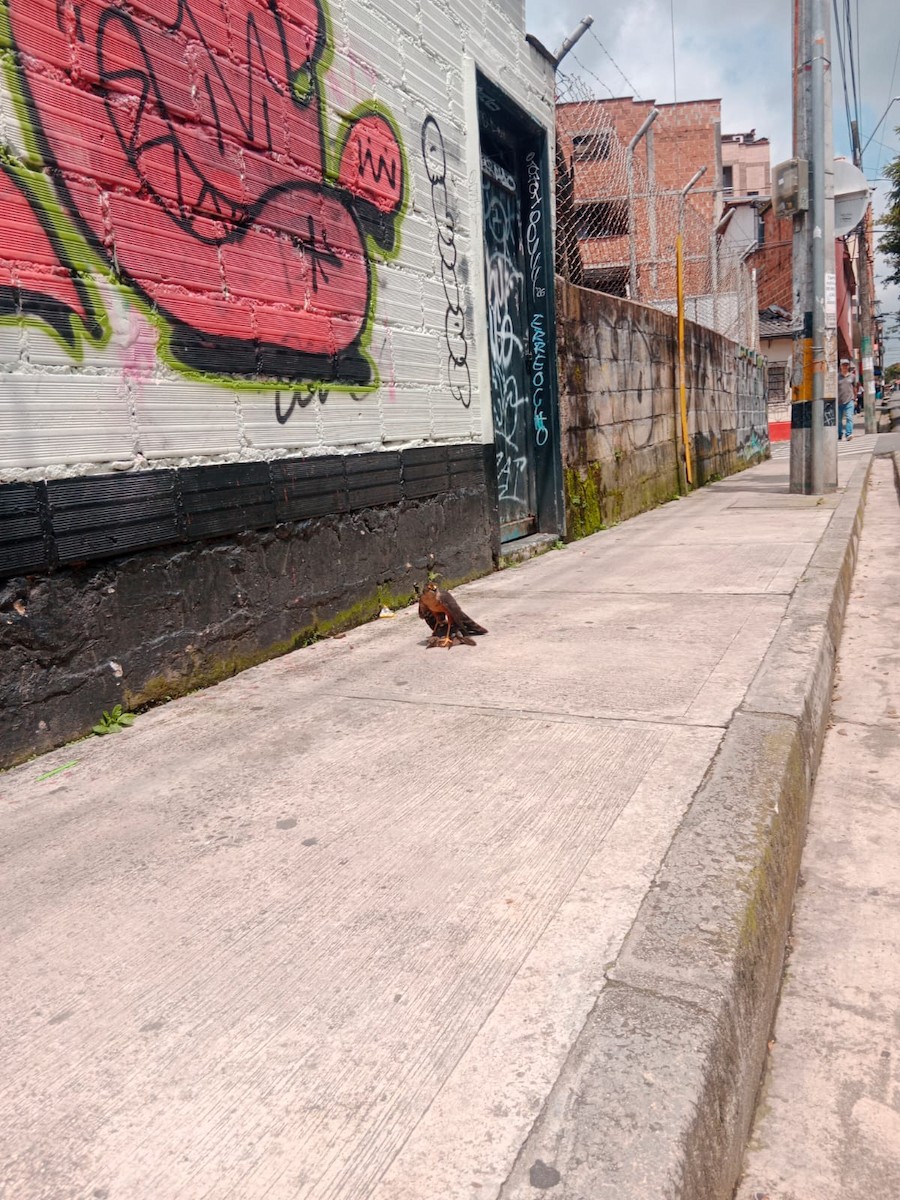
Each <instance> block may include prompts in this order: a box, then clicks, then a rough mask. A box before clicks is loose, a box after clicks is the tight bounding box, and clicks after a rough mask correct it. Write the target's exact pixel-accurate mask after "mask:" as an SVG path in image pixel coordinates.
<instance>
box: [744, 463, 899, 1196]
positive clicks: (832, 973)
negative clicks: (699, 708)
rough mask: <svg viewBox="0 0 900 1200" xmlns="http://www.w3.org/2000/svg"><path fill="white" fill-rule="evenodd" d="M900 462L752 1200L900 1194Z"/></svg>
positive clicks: (885, 476) (822, 821)
mask: <svg viewBox="0 0 900 1200" xmlns="http://www.w3.org/2000/svg"><path fill="white" fill-rule="evenodd" d="M854 440H855V439H854ZM898 458H900V456H898V455H894V456H893V459H892V457H887V458H879V459H877V460H876V462H875V463H874V465H873V469H872V474H871V477H870V485H869V496H868V500H867V503H866V516H865V524H864V526H863V532H862V537H861V539H860V545H859V561H858V564H857V569H856V575H855V578H854V581H853V590H852V592H851V596H850V603H849V605H848V607H847V615H846V621H845V625H844V634H843V637H842V639H841V646H840V651H839V654H838V662H837V671H836V687H835V695H834V698H833V703H832V709H831V720H830V722H829V728H828V732H827V734H826V736H825V743H824V748H823V752H822V762H821V764H820V767H819V772H818V774H817V776H816V783H815V790H814V795H813V799H812V805H811V811H810V821H809V834H808V837H807V843H806V847H805V849H804V852H803V861H802V865H801V870H802V884H803V886H802V887H801V888H800V889H799V891H798V893H797V904H796V909H795V912H794V920H793V925H792V938H791V945H792V949H791V952H790V957H789V965H788V968H787V970H786V975H785V981H784V985H783V987H782V992H781V998H780V1002H779V1006H778V1019H777V1021H776V1024H775V1034H774V1038H773V1041H772V1043H771V1053H770V1056H769V1069H768V1072H767V1079H766V1084H765V1090H764V1094H763V1097H762V1100H761V1103H760V1105H759V1108H758V1112H757V1121H756V1126H755V1130H754V1134H753V1137H752V1139H751V1146H750V1149H749V1150H748V1153H747V1156H746V1159H745V1176H744V1180H743V1182H742V1184H741V1186H740V1188H739V1190H738V1193H737V1200H755V1198H756V1197H760V1196H768V1197H770V1200H790V1198H791V1197H797V1198H798V1200H800V1198H802V1197H815V1198H816V1200H831V1198H832V1197H834V1198H835V1200H837V1198H838V1197H839V1198H840V1200H897V1197H898V1196H900V1062H898V1055H897V1033H898V1026H897V1014H898V1013H900V953H898V951H900V924H898V920H897V909H898V902H900V889H898V885H897V846H898V842H900V671H898V666H900V622H898V615H900V505H898V502H897V475H896V471H895V461H896V460H897V459H898ZM897 465H898V466H900V463H898V464H897Z"/></svg>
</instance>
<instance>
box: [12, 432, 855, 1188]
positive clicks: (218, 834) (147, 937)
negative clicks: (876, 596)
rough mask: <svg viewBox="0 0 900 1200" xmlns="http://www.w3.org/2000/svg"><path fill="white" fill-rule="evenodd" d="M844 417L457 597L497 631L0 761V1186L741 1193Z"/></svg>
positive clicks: (310, 667) (843, 518) (166, 711)
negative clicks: (830, 438)
mask: <svg viewBox="0 0 900 1200" xmlns="http://www.w3.org/2000/svg"><path fill="white" fill-rule="evenodd" d="M852 445H853V447H854V453H853V454H852V455H849V454H846V453H843V452H842V454H841V456H840V460H839V468H840V471H839V473H840V478H841V490H840V491H839V492H838V493H836V494H835V495H832V496H827V497H805V496H791V495H788V493H787V463H786V461H783V460H775V461H772V462H768V463H765V464H762V465H761V466H759V467H756V468H753V469H752V470H749V471H747V472H744V473H742V474H741V475H740V476H733V477H730V478H729V479H726V480H723V481H722V482H720V483H718V484H715V485H713V486H710V487H708V488H705V489H703V490H702V491H699V492H697V493H694V494H692V495H691V496H689V497H687V498H685V499H683V500H681V501H676V502H672V503H670V504H667V505H665V506H663V507H661V508H659V509H657V510H655V511H653V512H650V513H646V514H644V515H642V516H640V517H637V518H635V519H633V520H631V521H628V522H626V523H624V524H622V525H620V526H617V527H616V528H613V529H610V530H607V531H603V532H601V533H598V534H596V535H594V536H593V537H591V538H588V539H585V540H583V541H580V542H576V543H573V544H571V545H569V546H567V547H565V548H564V549H562V550H557V551H552V552H550V553H548V554H545V555H544V556H542V557H540V558H538V559H534V560H531V561H529V562H527V563H524V564H522V565H521V566H518V567H514V568H508V569H506V570H503V571H500V572H498V573H496V574H494V575H492V576H490V577H488V578H485V579H482V580H479V581H477V582H475V583H472V584H470V585H467V586H466V587H464V588H460V589H459V590H458V591H457V592H456V594H457V597H458V599H459V600H460V602H461V603H462V604H463V607H464V608H465V609H466V611H467V612H469V614H470V615H471V616H473V617H474V618H475V619H476V620H477V621H479V622H481V623H483V624H484V625H485V626H486V627H487V628H488V629H489V630H490V632H489V634H488V635H487V636H485V637H483V638H479V639H478V641H477V645H476V646H474V647H468V646H458V647H454V648H453V649H451V650H450V651H446V650H443V649H426V647H425V640H426V634H427V632H428V631H427V629H426V627H425V625H424V623H423V622H420V621H419V619H418V617H417V615H416V613H415V611H414V610H413V609H409V610H406V611H404V612H401V613H398V614H397V615H396V616H394V617H392V618H390V619H382V620H378V621H375V622H373V623H371V624H369V625H367V626H365V627H362V628H359V629H356V630H354V631H352V632H350V633H349V634H347V635H346V636H342V637H339V638H333V639H329V640H326V641H322V642H320V643H318V644H316V645H313V646H310V647H307V648H305V649H302V650H299V651H297V652H295V653H293V654H291V655H288V656H285V657H284V658H281V659H278V660H276V661H273V662H269V663H266V664H264V665H262V666H259V667H257V668H254V669H253V670H250V671H247V672H245V673H243V674H241V675H240V676H237V677H235V678H234V679H231V680H229V681H226V682H224V683H222V684H220V685H218V686H216V687H214V688H210V689H208V690H206V691H203V692H198V693H196V694H194V695H192V696H189V697H186V698H183V699H180V700H176V701H173V702H172V703H169V704H166V705H164V706H161V707H159V708H157V709H155V710H152V711H149V712H147V713H144V714H142V715H140V716H139V717H138V719H137V721H136V722H135V724H134V726H133V727H132V728H131V729H129V730H127V731H124V732H121V733H118V734H115V735H111V736H107V737H104V738H90V739H87V740H84V741H80V742H77V743H73V744H71V745H69V746H67V747H63V748H62V749H60V750H57V751H54V752H53V753H51V754H48V755H45V756H43V757H42V758H39V759H36V760H33V761H32V762H29V763H26V764H24V765H22V766H20V767H17V768H15V769H13V770H11V771H9V772H7V773H6V774H3V775H0V912H2V914H3V951H4V953H3V958H4V984H5V986H4V987H3V989H2V993H0V1040H2V1045H0V1061H2V1063H3V1064H4V1069H3V1072H2V1074H0V1197H2V1198H3V1200H65V1198H69V1197H72V1198H73V1200H74V1198H76V1197H77V1198H78V1200H81V1198H82V1197H95V1198H96V1200H143V1198H147V1200H207V1198H208V1200H219V1198H224V1197H235V1198H237V1200H255V1198H256V1197H263V1196H265V1197H271V1198H273V1200H276V1198H281V1197H292V1198H296V1200H363V1198H365V1200H432V1198H434V1197H441V1198H442V1200H462V1198H466V1200H475V1198H478V1200H487V1198H488V1197H490V1198H491V1200H494V1198H497V1197H501V1196H502V1197H503V1198H504V1200H520V1198H524V1197H531V1198H533V1197H536V1196H540V1195H543V1194H544V1193H545V1192H546V1193H549V1194H550V1195H552V1196H553V1197H554V1200H561V1198H565V1200H576V1198H578V1200H588V1197H590V1200H606V1198H607V1197H609V1198H610V1200H611V1198H612V1197H613V1196H615V1197H617V1200H632V1198H633V1200H638V1198H639V1197H640V1200H652V1198H653V1197H656V1196H657V1195H658V1196H660V1197H662V1196H663V1195H675V1194H679V1195H680V1194H684V1195H690V1196H692V1197H700V1196H701V1195H702V1196H706V1195H709V1196H713V1195H722V1196H724V1195H725V1192H724V1191H723V1190H722V1189H723V1188H724V1187H725V1186H726V1185H725V1184H724V1183H723V1182H722V1181H723V1180H727V1179H730V1181H731V1183H733V1182H734V1180H735V1178H736V1176H737V1172H738V1168H739V1165H740V1157H741V1154H742V1152H743V1146H744V1141H745V1137H746V1133H747V1129H748V1127H749V1122H750V1117H751V1115H752V1109H753V1100H754V1097H755V1094H756V1088H757V1084H758V1081H759V1076H760V1070H761V1067H762V1061H763V1057H764V1054H765V1039H766V1031H767V1029H768V1027H769V1022H770V1020H771V1013H772V1006H773V1004H774V998H775V991H776V989H777V982H778V979H779V978H780V971H781V950H782V946H783V937H784V934H785V932H786V924H787V918H788V916H789V912H790V896H791V893H792V890H793V878H794V875H793V874H792V871H793V872H794V873H795V860H796V859H798V858H799V848H800V844H801V842H802V827H803V821H804V820H805V804H806V803H807V800H808V785H809V779H810V775H811V772H812V770H813V768H814V766H815V760H816V758H817V755H818V745H819V744H820V741H821V730H820V727H823V726H824V720H825V715H826V710H825V709H823V705H822V697H823V696H824V695H825V694H826V690H825V689H826V688H829V687H830V681H831V666H832V663H833V654H834V646H833V643H834V639H835V630H837V633H838V634H839V631H840V623H841V619H842V614H843V607H842V605H843V603H844V600H845V595H844V593H845V591H846V582H847V578H848V571H852V561H853V556H854V553H855V539H856V538H857V537H858V527H859V514H860V512H861V507H862V498H863V494H864V493H863V488H864V482H865V476H866V471H867V469H868V466H869V459H870V452H866V453H862V454H860V453H858V451H859V450H860V449H861V447H860V446H858V445H857V443H856V440H854V443H853V444H852ZM849 744H851V743H849V742H848V745H849ZM792 864H794V865H792ZM747 980H752V981H753V983H752V986H751V985H750V984H749V983H748V984H747V986H744V984H743V982H742V981H747ZM747 997H749V998H747ZM729 1173H730V1174H729ZM694 1178H696V1179H702V1180H704V1181H705V1182H704V1183H703V1184H702V1185H701V1184H697V1186H696V1187H695V1188H693V1191H692V1190H691V1188H692V1187H693V1185H690V1180H691V1179H694ZM679 1180H680V1181H681V1183H678V1181H679ZM685 1181H688V1182H687V1183H685ZM728 1186H729V1189H730V1184H729V1185H728ZM677 1187H685V1188H687V1190H686V1191H682V1192H677V1191H676V1190H673V1189H676V1188H677ZM804 1200H810V1197H804ZM815 1200H821V1198H819V1197H816V1198H815Z"/></svg>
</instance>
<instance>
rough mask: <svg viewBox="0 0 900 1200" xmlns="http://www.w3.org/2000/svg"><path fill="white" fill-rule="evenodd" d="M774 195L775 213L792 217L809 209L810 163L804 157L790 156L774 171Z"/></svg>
mask: <svg viewBox="0 0 900 1200" xmlns="http://www.w3.org/2000/svg"><path fill="white" fill-rule="evenodd" d="M772 195H773V196H774V198H775V214H776V216H779V217H792V216H793V215H794V213H801V212H807V211H808V210H809V163H808V162H807V161H806V159H804V158H789V159H788V160H787V162H783V163H779V164H778V166H777V167H775V168H774V170H773V171H772Z"/></svg>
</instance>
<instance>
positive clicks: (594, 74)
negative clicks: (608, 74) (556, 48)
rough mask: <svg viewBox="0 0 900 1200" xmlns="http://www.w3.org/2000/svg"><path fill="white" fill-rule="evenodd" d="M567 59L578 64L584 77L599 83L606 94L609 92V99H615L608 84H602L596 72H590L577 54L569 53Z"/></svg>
mask: <svg viewBox="0 0 900 1200" xmlns="http://www.w3.org/2000/svg"><path fill="white" fill-rule="evenodd" d="M569 57H570V58H571V59H572V61H573V62H576V63H578V65H579V67H581V69H582V71H584V73H585V75H590V77H591V78H592V79H594V80H596V82H597V83H599V84H600V86H601V87H602V88H604V89H605V90H606V91H607V92H609V95H610V98H611V99H613V100H614V99H615V98H616V93H615V92H614V91H613V90H612V88H611V87H610V86H609V84H608V83H604V81H603V80H602V79H601V78H600V76H599V75H598V74H597V72H596V71H592V70H591V68H590V67H589V66H587V65H586V64H585V63H583V62H582V61H581V59H580V58H579V57H578V55H577V54H573V53H571V52H570V55H569ZM568 78H571V76H569V77H568Z"/></svg>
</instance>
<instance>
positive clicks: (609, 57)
mask: <svg viewBox="0 0 900 1200" xmlns="http://www.w3.org/2000/svg"><path fill="white" fill-rule="evenodd" d="M588 33H589V34H590V35H591V37H592V38H593V39H594V41H595V42H596V43H597V45H598V46H599V47H600V49H601V50H602V51H603V53H604V54H605V55H606V57H607V58H608V59H609V61H610V62H611V63H612V65H613V66H614V67H615V68H616V70H617V71H618V72H619V74H620V75H621V76H622V78H623V79H624V80H625V82H626V83H627V84H628V86H629V87H630V88H631V91H632V95H634V96H636V97H637V98H638V100H643V98H644V97H643V96H642V95H641V94H640V92H639V91H638V90H637V88H636V87H635V86H634V84H633V83H632V82H631V80H630V79H629V78H628V76H627V75H626V74H625V72H624V71H623V70H622V68H621V67H620V66H619V64H618V63H617V62H616V60H615V59H614V58H613V56H612V55H611V54H610V52H609V51H608V50H607V48H606V47H605V46H604V45H603V43H602V42H601V41H600V39H599V38H598V37H597V34H596V33H595V32H594V27H593V26H591V28H590V29H589V30H588Z"/></svg>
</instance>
